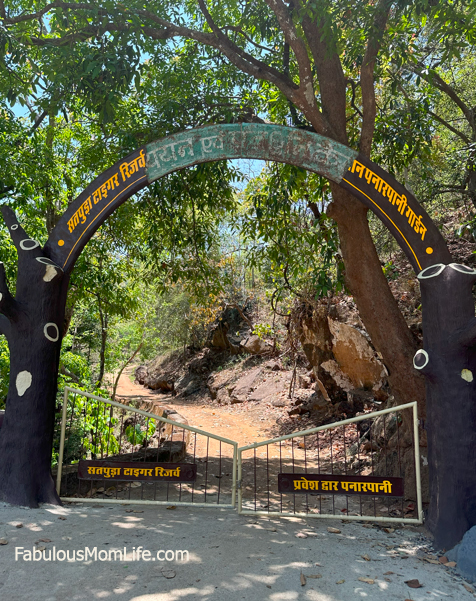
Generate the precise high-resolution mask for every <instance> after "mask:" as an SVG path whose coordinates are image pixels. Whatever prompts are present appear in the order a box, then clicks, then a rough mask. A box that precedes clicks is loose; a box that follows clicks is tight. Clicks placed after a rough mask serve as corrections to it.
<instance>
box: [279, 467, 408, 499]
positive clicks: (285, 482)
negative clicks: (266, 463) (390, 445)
mask: <svg viewBox="0 0 476 601" xmlns="http://www.w3.org/2000/svg"><path fill="white" fill-rule="evenodd" d="M278 492H280V493H292V494H295V495H299V494H301V495H308V494H313V493H314V494H325V495H368V496H372V497H403V478H393V477H390V476H381V477H377V476H336V475H331V474H290V473H287V474H278Z"/></svg>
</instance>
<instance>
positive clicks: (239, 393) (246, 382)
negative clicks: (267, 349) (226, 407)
mask: <svg viewBox="0 0 476 601" xmlns="http://www.w3.org/2000/svg"><path fill="white" fill-rule="evenodd" d="M261 374H262V371H261V368H259V367H258V368H256V369H252V370H251V371H250V372H248V373H247V374H245V375H244V376H242V377H241V378H240V379H239V380H237V381H236V382H235V385H234V386H233V390H232V391H231V394H230V399H231V402H232V403H243V402H244V401H246V399H247V397H248V395H249V394H250V392H251V391H252V390H253V388H254V387H255V386H256V385H257V383H258V380H259V378H260V376H261Z"/></svg>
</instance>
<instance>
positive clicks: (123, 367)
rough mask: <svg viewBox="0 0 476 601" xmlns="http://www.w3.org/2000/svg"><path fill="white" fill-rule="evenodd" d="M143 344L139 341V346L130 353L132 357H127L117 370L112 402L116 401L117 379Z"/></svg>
mask: <svg viewBox="0 0 476 601" xmlns="http://www.w3.org/2000/svg"><path fill="white" fill-rule="evenodd" d="M142 338H144V334H142ZM143 344H144V343H143V342H142V340H141V342H140V344H139V346H138V347H137V348H136V350H135V351H134V352H133V353H132V355H131V356H130V357H129V359H128V360H127V361H126V362H125V363H124V365H123V366H122V367H121V369H120V370H119V373H118V374H117V376H116V380H115V381H114V388H113V391H112V400H113V401H115V400H116V391H117V385H118V384H119V378H120V377H121V375H122V372H123V371H124V370H125V368H126V367H127V366H128V365H129V363H130V362H131V361H132V360H133V359H134V357H135V356H136V355H137V353H138V352H139V351H140V350H141V348H142V345H143Z"/></svg>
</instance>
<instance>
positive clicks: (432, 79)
mask: <svg viewBox="0 0 476 601" xmlns="http://www.w3.org/2000/svg"><path fill="white" fill-rule="evenodd" d="M409 69H410V70H411V71H413V73H416V74H417V75H419V76H420V77H421V78H422V79H424V80H425V81H428V82H429V83H433V84H434V85H435V86H436V87H437V88H438V89H439V90H441V91H442V92H444V93H445V94H446V95H447V96H448V97H449V98H451V100H452V101H453V102H454V103H455V104H456V105H457V106H458V107H459V108H460V109H461V111H462V112H463V114H464V116H465V117H466V119H467V121H468V123H469V125H470V126H471V128H472V129H473V131H474V115H473V111H472V110H471V109H470V107H469V106H468V105H467V104H465V103H464V102H463V100H461V98H460V97H459V96H458V94H457V93H456V91H455V90H454V89H453V88H452V87H451V86H450V85H449V84H448V83H446V81H445V80H444V79H443V78H442V77H441V76H440V75H438V73H436V72H435V71H432V72H431V73H429V72H426V73H425V71H424V69H425V67H424V65H422V64H421V63H419V64H418V65H409Z"/></svg>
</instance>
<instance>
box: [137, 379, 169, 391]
mask: <svg viewBox="0 0 476 601" xmlns="http://www.w3.org/2000/svg"><path fill="white" fill-rule="evenodd" d="M144 386H147V388H150V389H151V390H161V391H162V392H172V391H173V389H174V383H173V381H172V380H165V379H164V378H163V376H147V378H146V379H145V382H144Z"/></svg>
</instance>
